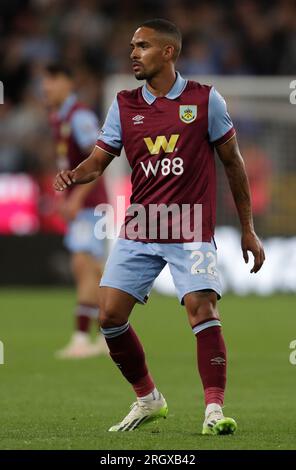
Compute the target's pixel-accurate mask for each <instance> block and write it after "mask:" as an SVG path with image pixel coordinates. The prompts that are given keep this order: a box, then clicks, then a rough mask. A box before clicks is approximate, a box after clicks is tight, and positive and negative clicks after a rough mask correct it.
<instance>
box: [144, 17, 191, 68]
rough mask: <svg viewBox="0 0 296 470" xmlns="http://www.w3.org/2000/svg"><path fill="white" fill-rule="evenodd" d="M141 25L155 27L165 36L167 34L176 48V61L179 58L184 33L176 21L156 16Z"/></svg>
mask: <svg viewBox="0 0 296 470" xmlns="http://www.w3.org/2000/svg"><path fill="white" fill-rule="evenodd" d="M140 27H144V28H150V29H154V30H155V31H157V32H158V33H160V34H162V35H163V36H167V37H168V38H169V39H170V40H171V41H172V43H173V46H174V48H175V52H174V57H173V58H174V61H176V60H177V59H178V57H179V54H180V52H181V48H182V35H181V31H180V30H179V28H178V27H177V26H176V25H175V24H174V23H172V22H171V21H168V20H165V19H162V18H155V19H153V20H147V21H144V23H142V24H141V25H140Z"/></svg>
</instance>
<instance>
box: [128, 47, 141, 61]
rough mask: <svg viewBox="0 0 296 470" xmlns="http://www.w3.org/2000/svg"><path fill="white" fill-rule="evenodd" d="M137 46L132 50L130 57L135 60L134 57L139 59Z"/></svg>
mask: <svg viewBox="0 0 296 470" xmlns="http://www.w3.org/2000/svg"><path fill="white" fill-rule="evenodd" d="M136 51H137V50H136V48H134V49H133V50H132V52H131V55H130V58H131V59H132V60H133V59H138V58H139V57H138V55H137V52H136Z"/></svg>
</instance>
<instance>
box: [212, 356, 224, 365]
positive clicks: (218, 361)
mask: <svg viewBox="0 0 296 470" xmlns="http://www.w3.org/2000/svg"><path fill="white" fill-rule="evenodd" d="M225 362H226V361H225V359H224V357H219V356H218V357H214V358H213V359H211V364H212V365H214V364H217V365H220V364H221V365H222V364H225Z"/></svg>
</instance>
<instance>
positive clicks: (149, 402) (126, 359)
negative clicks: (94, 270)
mask: <svg viewBox="0 0 296 470" xmlns="http://www.w3.org/2000/svg"><path fill="white" fill-rule="evenodd" d="M136 302H137V300H136V299H135V298H134V297H133V296H132V295H130V294H128V293H126V292H123V291H121V290H119V289H114V288H111V287H101V289H100V317H99V323H100V326H101V331H102V333H103V334H104V336H105V338H106V342H107V344H108V347H109V350H110V356H111V358H112V359H113V361H114V363H115V364H116V365H117V367H118V368H119V370H120V371H121V373H122V375H123V376H124V377H125V379H126V380H127V381H128V382H129V383H130V384H131V385H132V387H133V389H134V392H135V394H136V397H137V400H136V401H135V402H134V403H133V404H132V406H131V411H130V412H129V413H128V414H127V416H126V417H125V418H124V419H123V420H122V421H121V422H120V423H118V424H116V425H114V426H112V427H111V428H110V429H109V431H133V430H135V429H136V428H139V427H140V426H142V425H143V424H145V423H148V422H151V421H154V420H157V419H159V418H165V417H166V415H167V413H168V408H167V404H166V401H165V399H164V397H163V396H162V394H161V393H160V392H159V391H158V390H157V388H156V387H155V384H154V381H153V379H152V377H151V375H150V374H149V371H148V368H147V365H146V360H145V353H144V350H143V347H142V345H141V342H140V340H139V338H138V337H137V335H136V333H135V331H134V329H133V327H132V326H131V325H130V323H129V321H128V319H129V315H130V313H131V311H132V309H133V307H134V305H135V303H136Z"/></svg>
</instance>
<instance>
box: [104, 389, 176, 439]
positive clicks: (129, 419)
mask: <svg viewBox="0 0 296 470" xmlns="http://www.w3.org/2000/svg"><path fill="white" fill-rule="evenodd" d="M157 393H158V397H157V399H155V400H149V401H148V400H147V401H146V400H141V399H139V398H138V399H137V401H136V402H134V403H133V404H132V405H131V411H130V412H129V414H128V415H127V416H126V417H125V418H124V419H123V420H122V421H121V422H120V423H118V424H115V425H114V426H112V427H111V428H110V429H109V431H111V432H119V431H134V430H135V429H137V428H139V427H140V426H142V425H143V424H146V423H151V422H152V421H156V420H158V419H160V418H166V417H167V414H168V406H167V403H166V401H165V399H164V397H163V396H162V394H161V393H159V392H157Z"/></svg>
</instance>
